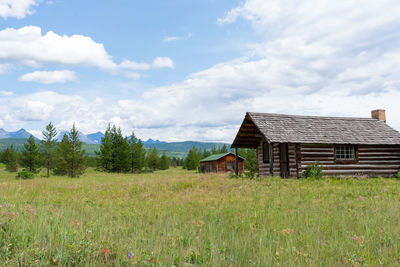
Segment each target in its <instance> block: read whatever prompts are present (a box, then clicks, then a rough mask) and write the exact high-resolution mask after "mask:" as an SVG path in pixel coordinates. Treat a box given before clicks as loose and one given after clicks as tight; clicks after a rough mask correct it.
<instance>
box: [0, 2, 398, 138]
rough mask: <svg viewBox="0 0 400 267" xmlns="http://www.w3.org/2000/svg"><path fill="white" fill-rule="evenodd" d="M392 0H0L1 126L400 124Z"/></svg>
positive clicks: (196, 133) (212, 131) (195, 132)
mask: <svg viewBox="0 0 400 267" xmlns="http://www.w3.org/2000/svg"><path fill="white" fill-rule="evenodd" d="M399 28H400V2H398V0H379V1H378V0H374V1H373V0H352V1H331V0H229V1H228V0H202V1H195V0H147V1H135V0H114V1H104V0H97V1H93V0H85V1H78V0H68V1H67V0H52V1H49V0H0V128H4V129H6V130H8V131H14V130H18V129H20V128H25V129H26V130H28V131H30V132H31V133H33V134H34V135H36V136H37V137H40V134H41V131H42V130H43V129H44V127H45V126H46V125H47V124H48V123H49V122H50V121H52V122H53V124H55V125H56V127H57V129H58V130H59V131H61V130H69V129H70V128H71V126H72V124H73V123H76V126H77V128H78V129H79V130H80V131H81V132H83V133H86V134H89V133H93V132H97V131H104V130H105V129H106V127H107V125H108V124H109V123H111V124H115V125H117V126H120V127H121V129H122V130H123V132H124V133H125V134H127V135H128V134H130V133H131V132H132V131H134V132H135V134H136V136H138V137H139V138H142V139H148V138H152V139H159V140H163V141H184V140H196V141H223V142H231V141H232V140H233V139H234V137H235V135H236V132H237V131H238V128H239V126H240V124H241V122H242V120H243V118H244V116H245V113H246V112H247V111H250V112H267V113H283V114H296V115H321V116H355V117H369V116H370V111H371V110H373V109H377V108H383V109H386V113H387V122H388V124H389V125H391V126H392V127H394V128H395V129H397V130H400V31H399V30H398V29H399Z"/></svg>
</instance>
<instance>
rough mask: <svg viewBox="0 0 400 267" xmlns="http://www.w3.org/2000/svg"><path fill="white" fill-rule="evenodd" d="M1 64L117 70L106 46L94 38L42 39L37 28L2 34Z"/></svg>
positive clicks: (49, 35) (49, 34) (53, 35)
mask: <svg viewBox="0 0 400 267" xmlns="http://www.w3.org/2000/svg"><path fill="white" fill-rule="evenodd" d="M0 60H1V61H3V62H7V63H17V64H22V65H28V66H33V67H40V66H52V65H62V66H87V67H97V68H99V69H102V70H108V71H112V70H116V68H117V65H116V64H115V63H114V62H113V60H112V57H111V56H110V55H108V54H107V52H106V50H105V49H104V46H103V44H100V43H96V42H95V41H93V40H92V39H91V38H90V37H87V36H83V35H72V36H67V35H58V34H56V33H54V32H52V31H49V32H47V33H45V34H44V35H42V31H41V28H39V27H35V26H27V27H23V28H20V29H13V28H7V29H4V30H2V31H0Z"/></svg>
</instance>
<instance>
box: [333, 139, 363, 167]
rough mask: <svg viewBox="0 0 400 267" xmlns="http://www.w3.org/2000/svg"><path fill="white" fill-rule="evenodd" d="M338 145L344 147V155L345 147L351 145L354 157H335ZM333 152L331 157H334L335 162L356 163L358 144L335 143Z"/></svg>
mask: <svg viewBox="0 0 400 267" xmlns="http://www.w3.org/2000/svg"><path fill="white" fill-rule="evenodd" d="M339 147H344V150H345V152H344V154H345V155H346V149H347V148H348V147H352V148H353V152H354V157H353V158H337V150H338V148H339ZM334 152H335V153H334V155H333V158H334V161H335V163H357V162H358V146H357V145H343V144H340V145H338V144H337V145H335V150H334Z"/></svg>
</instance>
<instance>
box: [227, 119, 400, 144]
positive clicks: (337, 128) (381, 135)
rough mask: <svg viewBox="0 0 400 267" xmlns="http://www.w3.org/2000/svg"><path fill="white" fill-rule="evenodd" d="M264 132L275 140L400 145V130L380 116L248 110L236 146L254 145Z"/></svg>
mask: <svg viewBox="0 0 400 267" xmlns="http://www.w3.org/2000/svg"><path fill="white" fill-rule="evenodd" d="M263 136H264V137H265V138H266V139H267V140H268V141H270V142H272V143H308V144H371V145H372V144H373V145H400V133H399V132H398V131H396V130H395V129H393V128H391V127H390V126H389V125H387V124H386V123H385V122H383V121H380V120H376V119H371V118H350V117H319V116H296V115H282V114H269V113H253V112H248V113H246V117H245V119H244V121H243V124H242V126H241V128H240V129H239V132H238V135H237V136H236V138H235V141H234V142H233V144H232V147H246V145H247V147H254V146H255V145H256V144H257V141H258V143H259V141H260V140H261V138H262V137H263ZM246 140H247V141H246ZM246 143H247V144H246Z"/></svg>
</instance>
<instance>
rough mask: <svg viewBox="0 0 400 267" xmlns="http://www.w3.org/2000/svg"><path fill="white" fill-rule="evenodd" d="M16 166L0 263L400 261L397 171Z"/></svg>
mask: <svg viewBox="0 0 400 267" xmlns="http://www.w3.org/2000/svg"><path fill="white" fill-rule="evenodd" d="M14 177H15V174H10V173H8V172H5V171H0V205H1V207H0V265H2V263H4V265H5V266H15V265H20V266H21V265H22V266H24V265H27V266H31V265H39V266H48V265H60V266H102V265H108V266H137V265H139V266H172V265H175V266H187V265H195V266H253V265H254V266H268V265H283V266H299V265H300V266H334V265H339V266H342V265H373V266H374V265H386V266H389V265H399V264H400V256H399V255H400V236H399V233H400V224H399V222H400V213H399V211H400V201H399V200H400V186H399V181H398V180H395V179H359V180H357V179H322V180H307V179H302V180H280V179H277V178H267V179H263V180H246V179H230V178H228V177H227V176H224V175H204V174H198V173H195V172H189V171H184V170H180V169H170V170H167V171H162V172H155V173H152V174H105V173H100V172H95V171H94V170H90V171H89V172H87V174H85V175H84V176H83V177H81V178H79V179H69V178H64V177H51V178H35V179H33V180H17V179H15V178H14Z"/></svg>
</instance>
